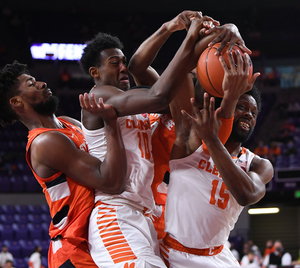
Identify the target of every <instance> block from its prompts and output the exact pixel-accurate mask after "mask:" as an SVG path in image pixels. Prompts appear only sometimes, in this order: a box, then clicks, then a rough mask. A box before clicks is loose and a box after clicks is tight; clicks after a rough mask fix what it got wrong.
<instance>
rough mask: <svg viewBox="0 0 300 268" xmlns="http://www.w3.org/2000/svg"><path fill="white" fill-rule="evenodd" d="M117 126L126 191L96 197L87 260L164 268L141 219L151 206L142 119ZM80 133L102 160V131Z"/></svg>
mask: <svg viewBox="0 0 300 268" xmlns="http://www.w3.org/2000/svg"><path fill="white" fill-rule="evenodd" d="M118 122H119V125H120V129H121V134H122V137H123V142H124V146H125V149H126V156H127V181H126V190H125V191H124V192H123V193H122V194H118V195H111V194H105V193H103V192H101V191H96V193H95V203H96V204H95V207H94V209H93V211H92V213H91V216H90V223H89V243H90V252H91V256H92V258H93V260H94V262H95V263H96V264H97V265H98V267H107V268H108V267H109V268H112V267H114V268H123V267H145V268H153V267H166V266H165V264H164V262H163V260H162V259H161V258H160V253H159V245H158V241H157V237H156V232H155V229H154V226H153V223H152V221H151V220H150V218H149V217H148V216H146V215H145V212H147V211H149V212H151V211H152V210H153V209H154V206H155V203H154V198H153V194H152V190H151V183H152V180H153V176H154V165H153V157H152V147H151V127H150V122H149V118H148V114H137V115H131V116H125V117H121V118H118ZM83 132H84V135H85V138H86V141H87V143H88V146H89V151H90V153H91V154H92V155H94V156H96V157H98V158H99V159H100V160H103V159H104V158H105V154H106V151H107V145H106V138H105V131H104V129H103V128H102V129H99V130H93V131H89V130H86V129H84V128H83ZM116 168H118V167H116Z"/></svg>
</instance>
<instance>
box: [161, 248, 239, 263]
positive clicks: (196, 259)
mask: <svg viewBox="0 0 300 268" xmlns="http://www.w3.org/2000/svg"><path fill="white" fill-rule="evenodd" d="M161 251H162V255H163V256H164V258H165V260H166V263H169V266H168V267H169V268H183V267H184V268H195V267H197V268H236V267H239V268H240V267H241V266H240V264H239V263H238V261H237V260H236V258H235V257H234V256H233V254H232V253H231V251H230V249H229V248H228V247H227V246H225V245H224V248H223V250H222V251H221V252H220V253H218V254H216V255H213V256H198V255H194V254H189V253H185V252H181V251H177V250H175V249H172V248H170V247H168V246H166V245H163V246H161Z"/></svg>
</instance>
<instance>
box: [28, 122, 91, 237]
mask: <svg viewBox="0 0 300 268" xmlns="http://www.w3.org/2000/svg"><path fill="white" fill-rule="evenodd" d="M60 121H62V122H63V123H64V124H65V126H66V128H65V129H57V130H54V131H59V132H61V133H63V134H65V135H66V136H68V137H69V138H70V139H71V140H72V141H73V142H74V144H75V145H76V147H77V148H78V149H80V150H84V151H86V152H88V149H87V145H86V143H85V140H84V137H83V134H82V132H81V130H80V129H79V128H77V127H75V126H74V125H71V124H69V123H68V122H67V121H65V120H60ZM50 130H51V129H50ZM46 131H49V129H36V130H35V131H31V132H30V135H29V141H28V145H27V146H28V148H27V149H29V147H30V144H31V142H32V141H33V139H34V138H35V137H36V135H38V134H40V133H43V132H46ZM52 131H53V130H52ZM26 159H27V161H28V164H29V166H30V167H31V163H30V154H29V153H26ZM31 168H32V167H31ZM32 171H33V174H34V176H35V177H36V179H37V181H38V182H39V183H40V185H41V186H42V188H43V192H44V194H45V197H46V200H47V203H48V205H49V209H50V214H51V217H52V221H51V224H50V227H49V232H50V236H51V238H53V237H56V236H57V235H62V236H63V237H66V238H67V237H68V238H72V239H74V240H77V241H78V243H80V242H81V241H83V240H86V239H87V237H86V232H87V221H86V217H88V216H89V214H90V212H91V210H92V208H93V204H94V190H93V189H91V188H88V187H83V186H81V185H78V184H77V183H75V182H74V181H73V180H72V179H71V178H69V177H68V176H66V174H64V173H62V172H57V173H56V174H54V175H53V176H51V177H49V178H40V177H39V176H38V175H37V174H36V173H35V172H34V170H33V169H32ZM74 243H76V242H74Z"/></svg>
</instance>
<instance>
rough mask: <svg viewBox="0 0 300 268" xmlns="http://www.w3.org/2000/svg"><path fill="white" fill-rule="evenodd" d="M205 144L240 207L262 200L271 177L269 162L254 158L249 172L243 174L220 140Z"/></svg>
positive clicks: (271, 167) (271, 171) (271, 169)
mask: <svg viewBox="0 0 300 268" xmlns="http://www.w3.org/2000/svg"><path fill="white" fill-rule="evenodd" d="M206 144H207V147H208V149H209V152H210V155H211V157H212V159H213V160H214V163H215V165H216V167H217V169H218V171H219V172H220V174H221V176H222V179H223V181H224V183H225V185H226V187H227V188H228V190H229V191H230V193H231V194H232V195H233V196H234V198H235V199H236V200H237V202H238V203H239V204H240V205H242V206H247V205H251V204H254V203H256V202H258V201H259V200H260V199H261V198H263V196H264V195H265V192H266V190H265V184H267V183H268V182H269V181H270V180H271V179H272V176H273V166H272V164H271V163H270V161H269V160H267V159H263V158H260V157H258V156H255V157H254V159H253V160H252V163H251V167H250V170H249V172H245V171H244V170H243V169H241V168H240V167H238V166H237V165H236V164H235V163H234V162H233V161H232V158H231V155H230V154H229V153H228V151H227V150H226V148H225V147H224V146H223V145H222V143H221V142H220V140H218V141H214V142H208V143H207V142H206Z"/></svg>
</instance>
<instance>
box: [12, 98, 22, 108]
mask: <svg viewBox="0 0 300 268" xmlns="http://www.w3.org/2000/svg"><path fill="white" fill-rule="evenodd" d="M9 103H10V105H11V106H13V108H18V107H21V106H23V102H22V100H21V98H20V97H19V96H15V97H12V98H11V99H10V100H9Z"/></svg>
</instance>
